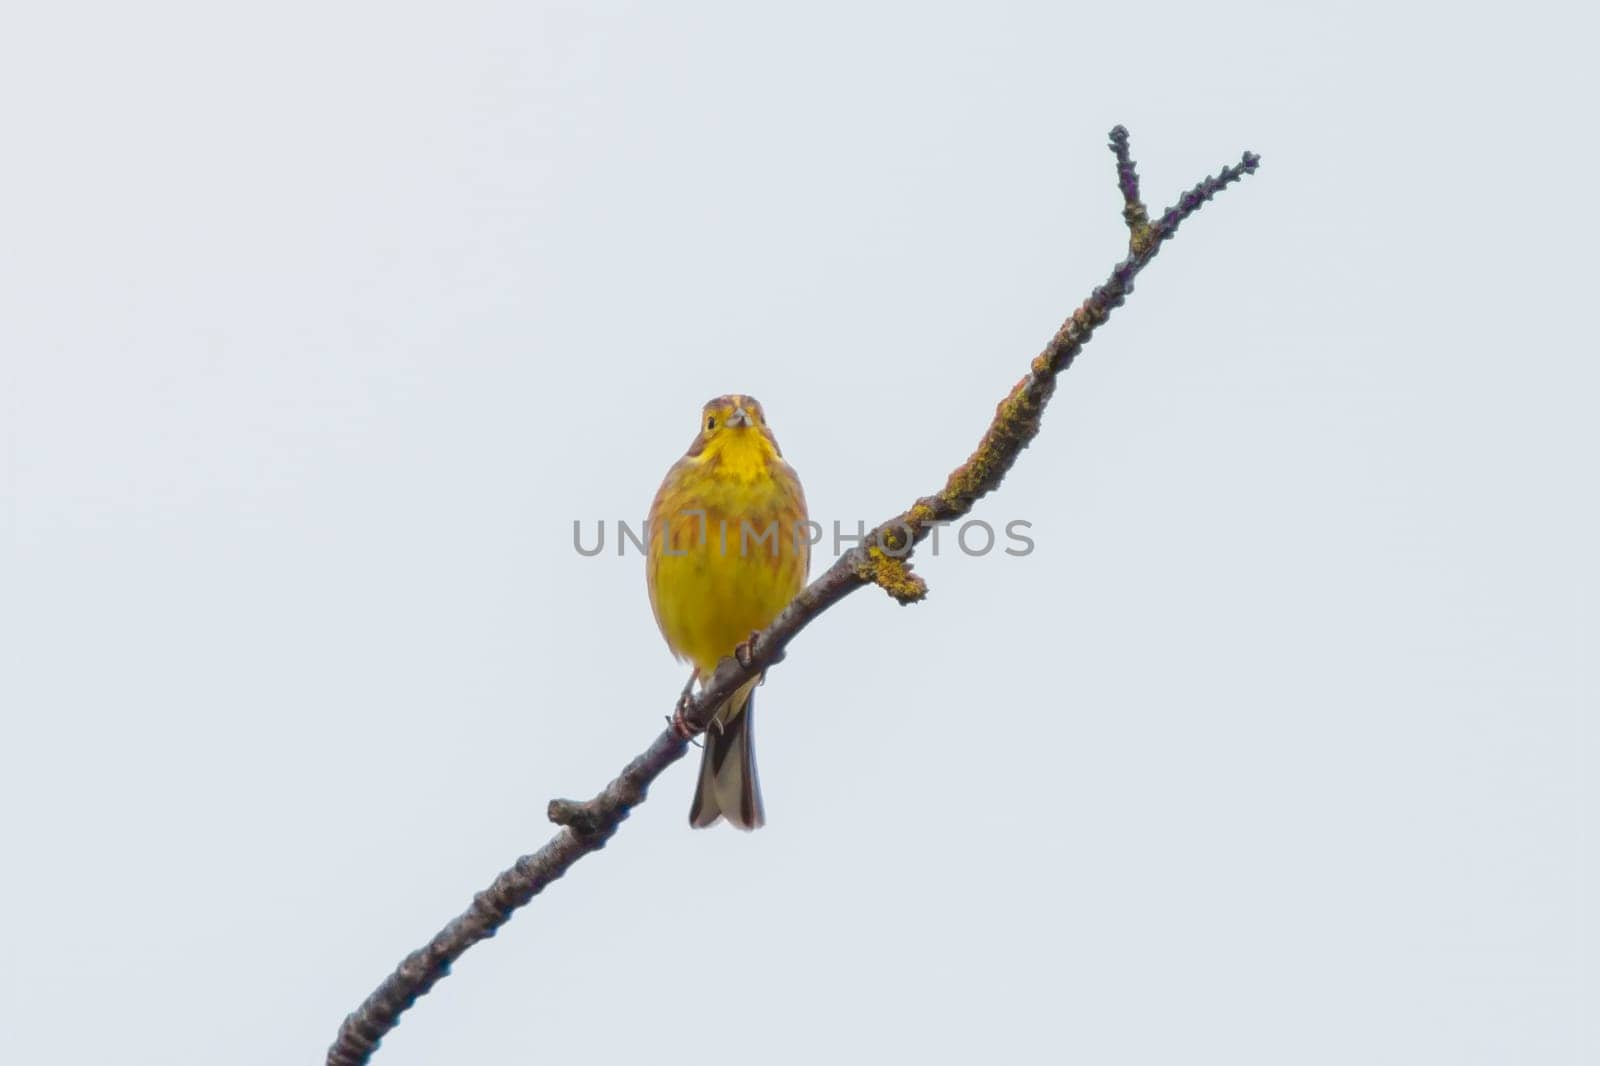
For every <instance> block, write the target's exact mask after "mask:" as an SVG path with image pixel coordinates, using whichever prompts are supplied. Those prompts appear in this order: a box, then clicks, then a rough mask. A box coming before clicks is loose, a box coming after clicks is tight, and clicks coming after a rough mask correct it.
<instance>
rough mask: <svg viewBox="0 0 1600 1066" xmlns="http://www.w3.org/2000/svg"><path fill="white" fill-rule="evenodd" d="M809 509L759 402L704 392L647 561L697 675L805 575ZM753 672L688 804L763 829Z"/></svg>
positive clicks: (660, 604)
mask: <svg viewBox="0 0 1600 1066" xmlns="http://www.w3.org/2000/svg"><path fill="white" fill-rule="evenodd" d="M702 513H703V517H702ZM805 520H806V500H805V493H804V492H803V491H802V490H801V488H800V479H799V478H798V477H796V476H795V472H794V471H793V470H792V469H790V467H789V464H788V463H786V462H784V460H783V457H782V453H781V452H779V450H778V444H777V441H776V440H775V439H774V438H773V436H772V431H771V430H770V429H768V428H767V423H766V415H765V413H764V412H763V411H762V409H761V405H760V404H759V403H757V402H756V401H755V400H754V399H752V398H751V397H748V396H741V395H738V394H733V395H728V396H719V397H717V398H716V399H715V400H712V401H711V402H709V403H707V404H706V405H705V407H704V409H703V410H702V411H701V414H700V429H699V432H698V433H697V434H696V435H695V439H694V441H693V443H691V444H690V446H689V450H688V452H687V453H685V455H684V457H683V458H682V459H679V460H678V461H677V463H675V464H673V467H672V469H671V470H668V471H667V476H666V478H665V480H663V481H662V482H661V488H660V489H659V490H658V491H657V492H656V497H655V501H654V502H653V503H652V504H651V505H650V551H649V554H648V558H647V561H646V578H647V583H648V585H649V588H650V606H651V608H652V609H653V610H654V611H655V616H656V624H657V625H658V626H659V627H660V628H661V635H662V636H663V637H665V638H666V641H667V646H668V647H669V648H671V649H672V651H673V654H675V655H677V656H678V657H679V658H680V659H686V660H688V661H689V662H690V663H691V664H693V666H694V669H695V675H696V677H697V678H699V679H701V680H702V681H703V680H704V679H705V678H708V677H710V675H711V674H712V672H713V671H715V670H716V667H717V663H718V662H719V661H721V660H722V658H723V657H725V656H728V655H731V654H733V650H734V648H735V647H736V646H738V645H739V644H740V643H741V642H743V641H745V640H747V639H748V638H749V637H750V634H752V633H754V632H756V631H757V630H760V629H763V628H765V627H766V625H767V624H768V623H770V622H771V621H772V620H773V619H774V618H775V617H777V615H778V612H779V611H781V610H783V608H784V607H785V606H786V605H787V604H788V602H789V601H790V600H791V599H793V598H794V595H795V593H797V592H799V591H800V589H801V588H802V587H803V586H804V585H805V580H806V573H807V571H808V569H809V567H810V562H811V552H810V546H809V543H808V540H809V538H808V537H807V536H805V533H804V530H803V528H802V523H804V522H805ZM774 526H775V527H776V529H775V530H773V527H774ZM769 530H772V531H773V535H768V533H769ZM678 553H681V554H678ZM755 684H756V682H755V681H754V680H753V681H751V682H750V683H749V684H748V685H746V686H744V687H743V688H741V689H740V690H739V691H738V692H736V693H735V694H734V695H733V697H732V698H731V699H729V700H728V701H727V703H725V704H723V705H722V706H721V707H720V708H718V709H717V711H716V713H715V715H713V717H712V725H711V728H710V730H709V731H708V732H707V733H706V736H705V754H704V755H703V756H702V757H701V763H700V781H699V785H698V787H697V788H696V790H695V798H694V804H693V806H692V807H691V809H690V812H689V821H690V824H692V825H694V826H697V827H699V826H707V825H712V824H714V823H715V822H716V821H717V819H718V818H719V817H725V818H727V819H728V821H729V822H730V823H731V824H733V825H735V826H738V827H739V828H740V829H755V828H758V827H759V826H760V825H761V824H762V823H763V822H764V821H765V820H766V818H765V813H764V811H763V808H762V803H761V787H760V782H759V780H758V779H757V776H756V764H755V749H754V746H753V743H754V739H753V734H752V732H751V727H750V719H751V714H752V705H753V703H754V701H753V699H752V698H751V691H752V690H753V689H754V687H755Z"/></svg>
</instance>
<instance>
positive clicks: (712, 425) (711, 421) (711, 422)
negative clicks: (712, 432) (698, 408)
mask: <svg viewBox="0 0 1600 1066" xmlns="http://www.w3.org/2000/svg"><path fill="white" fill-rule="evenodd" d="M706 428H707V429H716V428H717V419H716V416H715V415H713V416H712V417H710V418H708V419H706Z"/></svg>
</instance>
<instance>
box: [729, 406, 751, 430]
mask: <svg viewBox="0 0 1600 1066" xmlns="http://www.w3.org/2000/svg"><path fill="white" fill-rule="evenodd" d="M749 424H750V416H749V415H748V414H746V413H745V409H744V408H743V407H735V408H734V409H733V414H731V415H729V416H728V425H729V426H731V427H732V428H734V429H742V428H744V427H745V426H748V425H749Z"/></svg>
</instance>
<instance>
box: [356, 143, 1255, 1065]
mask: <svg viewBox="0 0 1600 1066" xmlns="http://www.w3.org/2000/svg"><path fill="white" fill-rule="evenodd" d="M1111 150H1112V152H1113V153H1114V154H1115V155H1116V158H1117V184H1118V186H1119V188H1120V189H1121V190H1122V197H1123V204H1124V206H1123V218H1124V220H1125V221H1126V222H1127V224H1128V255H1127V257H1126V258H1124V259H1123V260H1122V261H1121V262H1120V263H1118V264H1117V265H1116V266H1115V267H1113V268H1112V271H1111V276H1110V278H1109V279H1107V281H1106V283H1105V284H1104V285H1101V286H1099V287H1097V288H1096V289H1095V290H1094V291H1093V292H1092V293H1090V294H1089V298H1088V299H1087V300H1085V301H1084V302H1083V304H1082V305H1081V306H1080V307H1079V308H1078V309H1077V310H1076V311H1074V312H1073V313H1072V315H1071V316H1070V317H1069V318H1068V319H1067V320H1066V321H1065V322H1064V323H1062V325H1061V328H1060V329H1058V330H1057V331H1056V334H1055V336H1054V337H1052V338H1051V339H1050V343H1048V344H1047V345H1045V348H1044V351H1042V352H1040V353H1039V355H1038V356H1036V357H1035V358H1034V360H1033V364H1032V366H1031V367H1030V369H1029V371H1028V374H1027V375H1026V376H1025V377H1023V378H1022V380H1021V381H1019V382H1017V384H1016V385H1015V386H1014V387H1013V388H1012V390H1011V392H1010V393H1009V394H1008V395H1007V396H1006V398H1005V399H1003V400H1001V401H1000V404H999V406H998V407H997V408H996V409H995V416H994V420H993V421H992V422H991V423H990V424H989V428H988V431H987V432H985V433H984V435H983V439H982V440H981V441H980V442H979V443H978V447H977V449H976V450H975V451H974V452H973V453H972V455H971V456H969V457H968V458H967V461H966V462H964V463H962V464H961V465H960V466H958V467H956V469H955V470H954V471H952V472H951V474H950V477H949V478H948V479H947V480H946V482H945V486H944V488H943V489H941V490H940V491H939V492H937V493H935V494H933V495H932V496H924V497H923V498H922V499H920V500H918V501H917V502H916V503H915V504H913V505H912V506H911V508H910V509H909V510H907V511H905V512H903V513H901V514H900V515H898V516H896V517H895V518H892V519H890V520H889V521H887V522H885V523H883V524H882V525H880V526H878V527H877V528H876V529H875V530H873V531H872V533H871V534H869V535H868V537H867V539H866V540H865V541H863V542H862V544H861V545H859V546H857V547H855V548H852V549H851V550H850V551H848V552H845V553H844V554H843V555H841V556H840V557H839V558H838V559H836V560H835V561H834V563H833V565H832V566H830V567H828V569H827V570H826V571H824V572H823V574H822V575H821V576H820V577H818V578H817V579H816V580H815V581H813V582H811V584H810V585H808V586H806V588H805V589H803V590H802V591H801V592H800V594H799V595H798V596H796V597H795V598H794V600H793V602H791V603H790V604H789V606H788V607H786V608H784V610H783V612H782V613H781V614H779V615H778V617H777V619H776V620H774V621H773V623H772V624H771V625H769V626H768V627H767V628H766V629H764V630H762V631H761V632H760V633H759V634H756V636H754V637H753V638H752V639H751V641H750V644H749V645H748V646H747V647H745V648H742V649H741V650H740V652H741V653H740V654H739V655H737V656H729V657H728V658H726V659H723V660H722V663H721V664H720V665H719V666H718V667H717V670H716V673H715V674H713V675H712V677H711V679H710V680H709V681H708V682H707V683H706V684H705V685H704V686H703V687H702V688H701V690H700V694H699V696H697V697H695V698H694V699H692V700H689V701H687V702H686V703H685V704H684V705H683V707H682V715H681V717H680V718H679V724H673V725H669V726H668V727H667V728H666V729H665V730H663V731H662V732H661V734H660V735H659V736H657V737H656V739H655V741H654V742H653V743H652V744H651V745H650V747H649V749H648V750H646V751H645V753H644V754H643V755H640V756H639V757H638V758H636V759H634V760H633V761H632V762H630V763H629V764H628V765H627V767H626V768H625V769H624V770H623V771H622V773H621V774H620V775H618V776H617V779H616V780H614V781H612V782H611V783H610V784H609V785H607V786H606V787H605V789H604V790H603V791H601V792H600V794H599V795H597V796H595V797H593V798H592V799H588V800H583V801H576V800H565V799H557V800H552V801H551V802H550V806H549V809H548V811H547V814H548V816H549V818H550V820H551V821H552V822H554V823H556V824H557V825H559V826H561V827H562V828H561V829H560V831H559V832H557V833H556V835H555V836H554V837H552V838H551V839H550V841H549V843H547V844H545V845H544V847H542V848H540V849H539V850H538V851H536V852H534V853H533V854H532V855H524V856H523V857H522V858H520V859H518V860H517V861H516V863H515V864H514V865H512V867H511V868H510V869H508V870H506V871H504V872H503V873H501V874H500V876H498V877H496V878H495V879H494V883H493V884H491V885H490V886H489V887H488V888H487V889H485V890H484V891H482V892H480V893H478V894H477V895H476V896H475V897H473V900H472V906H470V907H469V908H467V910H466V911H465V912H464V913H462V914H461V915H459V916H458V917H457V918H456V919H455V920H454V921H452V922H451V923H450V924H449V925H447V926H445V927H444V928H443V929H441V930H440V931H439V932H438V933H437V934H436V935H435V936H434V938H433V939H432V940H430V941H428V943H427V945H426V946H424V947H422V948H421V949H419V950H417V951H414V952H412V953H411V954H410V955H408V956H406V958H405V960H404V961H403V962H401V963H400V965H399V967H398V968H396V970H395V971H394V972H393V973H392V974H390V975H389V976H388V977H386V978H385V979H384V981H383V983H382V984H380V985H379V986H378V988H377V990H376V991H374V992H373V993H372V994H371V995H370V996H368V997H367V999H366V1001H365V1002H364V1003H362V1004H361V1006H360V1007H358V1008H357V1009H356V1010H355V1012H354V1013H352V1014H350V1015H349V1016H348V1017H346V1018H345V1020H344V1024H343V1025H341V1026H340V1027H339V1035H338V1037H337V1038H336V1039H335V1040H334V1043H333V1045H332V1046H331V1047H330V1048H329V1049H328V1060H327V1061H328V1066H363V1064H365V1063H366V1062H368V1061H369V1060H370V1059H371V1057H372V1053H373V1051H375V1050H376V1049H377V1046H378V1042H379V1041H380V1040H381V1039H382V1038H383V1037H384V1036H385V1035H386V1034H387V1033H388V1032H389V1031H390V1030H391V1029H393V1028H394V1027H395V1026H396V1025H397V1024H399V1021H400V1015H401V1014H402V1013H404V1012H405V1010H406V1009H407V1008H409V1007H410V1006H411V1005H412V1004H413V1003H414V1002H416V1000H417V997H418V996H421V995H424V994H426V993H427V992H428V990H429V989H431V988H432V987H433V986H434V984H435V983H437V982H438V980H439V979H440V978H441V977H443V976H445V974H447V973H448V972H449V970H450V965H451V964H452V963H453V962H455V960H456V959H458V958H460V957H461V955H462V953H464V952H465V951H466V950H467V949H468V948H470V947H471V946H472V945H473V944H476V943H477V942H478V941H480V940H483V939H486V938H487V937H491V936H493V935H494V933H495V930H497V929H499V928H500V926H502V925H504V924H505V923H506V922H507V921H508V920H509V919H510V918H511V915H512V913H513V912H515V911H516V910H517V908H519V907H521V906H522V905H523V904H525V903H527V902H528V901H529V900H531V899H532V898H533V897H534V896H536V895H538V894H539V893H540V892H541V891H543V889H544V888H545V886H546V885H548V884H550V882H552V881H554V880H555V879H556V878H558V877H560V876H561V875H562V874H564V873H566V872H567V870H568V869H569V868H570V867H571V866H572V864H573V863H575V862H577V861H578V860H579V859H581V858H583V856H585V855H587V854H588V853H589V852H591V851H597V850H599V849H600V848H602V847H604V846H605V843H606V841H607V840H609V839H610V838H611V836H612V835H613V834H614V833H616V831H617V829H618V827H619V826H620V825H621V824H622V821H623V819H625V818H627V817H628V814H629V813H630V812H631V811H632V810H633V808H634V807H636V806H638V805H639V804H640V803H643V802H644V800H645V796H646V792H647V790H648V789H649V786H650V783H651V782H653V781H654V780H655V779H656V778H657V777H658V776H659V775H660V774H661V772H662V771H663V770H665V769H666V768H667V767H668V766H671V765H672V764H673V763H675V762H677V761H678V760H679V759H681V758H682V757H683V755H684V752H685V750H686V748H687V747H688V742H689V739H690V738H691V737H693V736H695V735H697V734H699V733H703V732H704V731H705V729H706V724H707V723H708V722H709V721H710V718H711V714H712V712H713V711H714V710H715V709H716V707H717V706H719V705H720V704H721V703H722V702H723V701H724V700H726V699H727V698H728V697H729V696H730V695H732V694H733V692H734V690H736V689H737V688H738V687H739V686H740V685H741V684H743V683H744V682H745V681H747V680H749V679H750V678H751V677H753V676H754V675H756V674H758V673H760V672H761V671H763V670H765V669H767V668H768V667H770V666H774V665H776V664H777V663H778V662H780V661H781V660H782V659H783V657H784V651H785V649H786V648H788V646H789V642H790V641H791V640H793V639H794V638H795V636H796V635H798V634H799V633H800V631H801V630H803V629H804V628H805V627H806V626H808V625H810V624H811V622H812V621H814V620H815V619H816V618H817V616H818V615H820V614H822V612H824V611H826V610H827V609H828V608H829V607H832V606H833V605H834V604H835V603H838V602H839V601H840V600H842V599H843V598H844V597H846V596H848V595H849V594H850V593H852V592H854V591H855V590H856V589H858V588H861V587H862V586H864V585H869V584H873V585H878V586H880V587H882V588H883V589H884V590H885V591H886V592H888V593H889V595H890V596H892V597H894V599H896V600H897V601H899V602H900V603H902V604H909V603H915V602H917V601H918V600H920V599H922V598H923V597H924V596H926V595H927V592H928V588H927V584H926V583H925V582H924V581H923V580H922V578H921V576H919V575H918V574H915V573H913V572H912V570H911V565H910V562H909V561H908V560H909V557H910V555H911V552H912V550H913V549H914V548H915V546H916V545H917V544H919V543H920V542H921V541H922V540H923V539H924V538H925V537H927V536H928V534H929V533H930V532H931V531H932V530H933V529H934V527H936V526H938V525H941V524H943V523H945V522H951V521H954V520H956V519H959V518H961V517H963V516H964V515H966V514H967V512H969V511H970V510H972V507H973V505H974V504H976V503H977V501H978V500H979V499H981V498H982V497H983V496H985V495H987V494H988V493H990V492H992V491H994V489H996V488H997V487H999V485H1000V482H1001V480H1002V479H1003V478H1004V477H1005V475H1006V473H1007V471H1009V470H1010V469H1011V465H1012V464H1013V463H1014V462H1016V459H1017V455H1018V454H1019V453H1020V452H1021V451H1022V449H1023V448H1026V447H1027V446H1028V444H1029V442H1031V441H1032V440H1033V438H1034V437H1035V436H1037V435H1038V433H1039V417H1040V415H1041V414H1042V413H1043V411H1044V407H1045V404H1046V403H1048V402H1049V400H1050V396H1051V394H1052V393H1053V392H1054V391H1055V384H1056V378H1057V376H1058V375H1059V374H1060V373H1061V372H1062V371H1063V370H1065V369H1067V367H1069V366H1071V365H1072V361H1073V360H1074V359H1075V358H1077V355H1078V353H1079V352H1080V351H1082V350H1083V346H1084V345H1085V344H1086V343H1088V341H1089V339H1090V337H1091V336H1093V334H1094V331H1095V330H1096V329H1097V328H1098V327H1099V326H1100V325H1101V324H1102V323H1104V322H1105V321H1106V319H1107V318H1109V317H1110V315H1111V312H1112V311H1113V310H1114V309H1116V308H1118V307H1121V306H1122V303H1123V301H1124V300H1125V299H1127V296H1128V294H1129V293H1131V292H1132V291H1133V280H1134V278H1135V277H1136V276H1137V275H1138V273H1139V271H1141V270H1143V269H1144V267H1145V265H1146V264H1147V263H1149V262H1150V260H1151V259H1153V258H1154V257H1155V254H1156V252H1157V251H1159V250H1160V248H1161V245H1162V244H1163V243H1165V242H1166V241H1167V240H1169V239H1171V237H1172V235H1173V234H1174V233H1176V232H1177V229H1178V226H1179V225H1180V224H1181V223H1182V222H1183V221H1184V219H1186V218H1188V217H1189V216H1190V215H1192V214H1194V213H1195V212H1196V211H1198V210H1199V209H1200V207H1201V205H1202V204H1204V203H1205V202H1206V201H1207V200H1209V199H1211V198H1212V197H1213V196H1215V195H1216V194H1217V193H1219V192H1221V191H1222V190H1223V189H1225V188H1227V187H1228V186H1229V185H1231V184H1233V183H1234V182H1236V181H1238V180H1239V179H1240V178H1242V177H1244V175H1246V174H1250V173H1254V171H1255V169H1256V166H1257V165H1258V163H1259V162H1260V157H1259V156H1256V155H1254V154H1252V153H1250V152H1246V153H1244V156H1243V158H1242V159H1241V160H1240V161H1239V162H1238V163H1236V164H1234V165H1233V166H1230V167H1224V168H1223V169H1222V171H1221V173H1219V174H1218V175H1217V176H1216V177H1208V178H1206V179H1205V180H1204V181H1201V182H1200V183H1199V184H1197V185H1196V186H1195V187H1194V188H1193V189H1190V190H1189V191H1188V192H1186V193H1184V194H1183V196H1182V197H1180V198H1179V200H1178V202H1177V203H1176V204H1175V205H1173V206H1172V207H1170V208H1168V209H1167V210H1166V211H1165V212H1164V213H1163V214H1162V215H1161V217H1160V218H1159V219H1157V220H1156V221H1155V222H1153V223H1152V222H1150V221H1149V212H1148V211H1147V210H1146V208H1145V205H1144V202H1143V200H1142V199H1141V198H1140V195H1139V176H1138V174H1137V173H1136V172H1135V170H1134V165H1133V159H1132V157H1131V155H1130V154H1129V150H1128V131H1127V130H1126V129H1124V128H1123V127H1121V126H1118V127H1116V128H1115V129H1113V130H1112V131H1111Z"/></svg>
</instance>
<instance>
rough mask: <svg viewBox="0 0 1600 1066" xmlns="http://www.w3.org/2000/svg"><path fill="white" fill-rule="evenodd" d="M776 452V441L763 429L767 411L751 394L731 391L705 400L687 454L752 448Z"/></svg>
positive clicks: (767, 430)
mask: <svg viewBox="0 0 1600 1066" xmlns="http://www.w3.org/2000/svg"><path fill="white" fill-rule="evenodd" d="M768 448H770V449H771V451H772V452H773V453H777V452H778V442H777V441H776V440H774V439H773V436H772V430H770V429H768V428H767V414H766V412H765V411H763V410H762V409H761V403H760V401H759V400H757V399H756V398H755V397H754V396H745V395H743V394H741V393H737V392H733V393H729V394H728V395H726V396H718V397H717V398H716V399H714V400H710V401H707V403H706V405H705V406H704V407H702V408H701V409H700V435H699V437H697V438H696V440H695V443H694V446H693V447H691V448H690V450H689V454H691V455H696V454H699V453H702V452H705V451H708V450H709V451H711V452H722V451H728V450H735V451H744V450H747V449H749V450H753V451H759V452H765V451H766V450H767V449H768Z"/></svg>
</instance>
